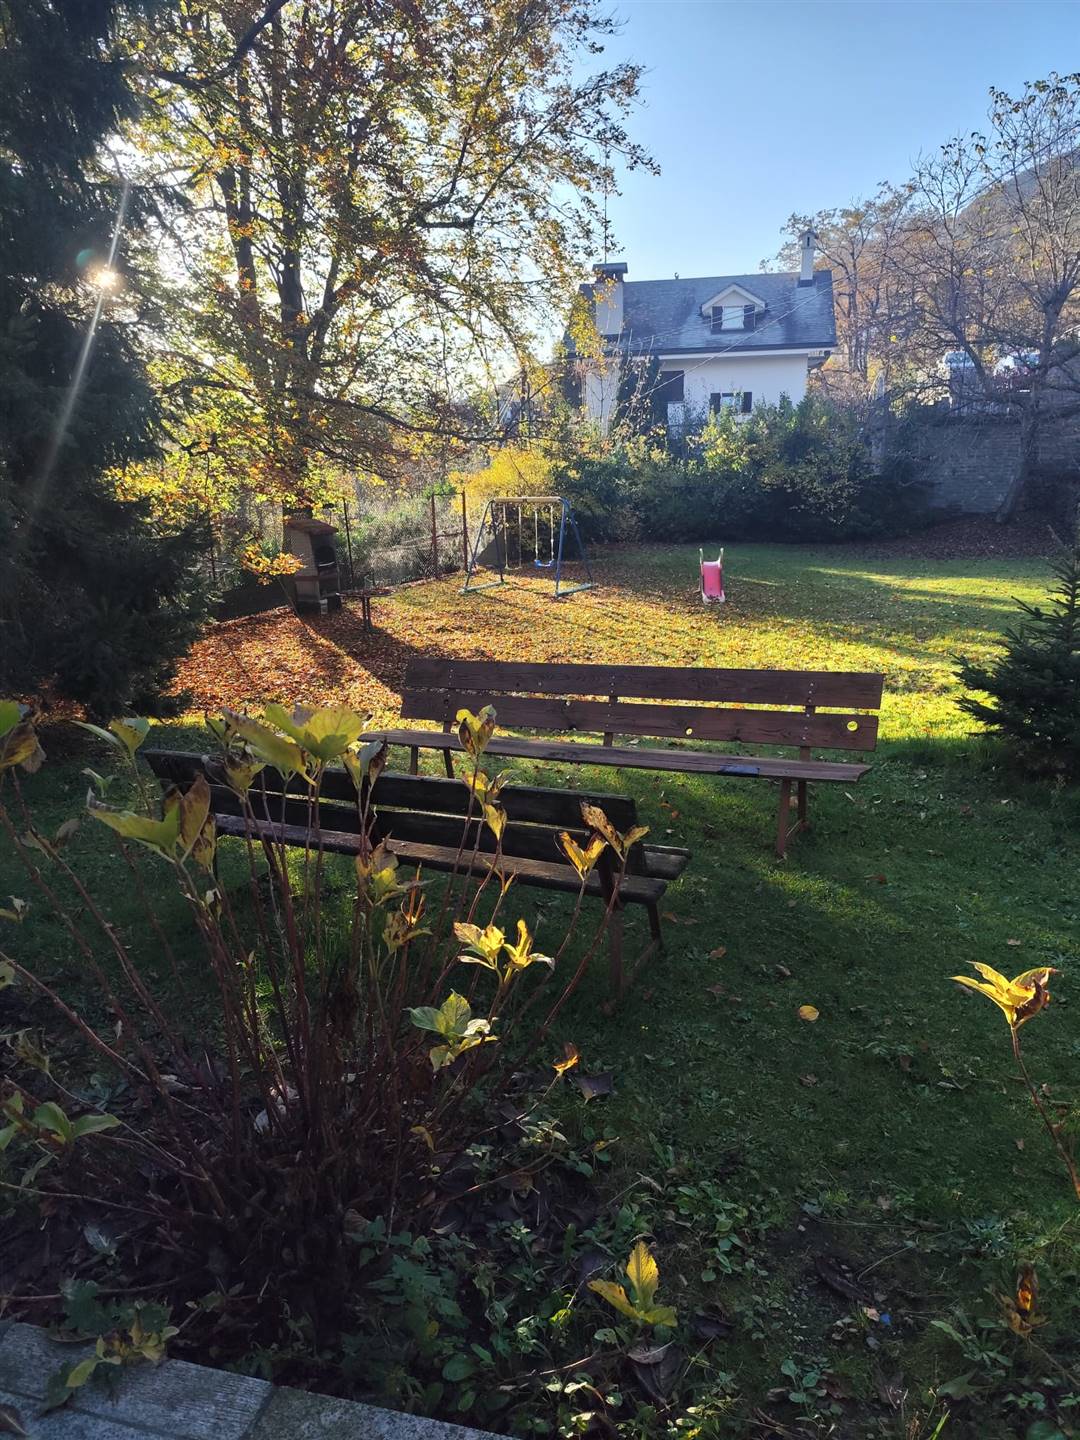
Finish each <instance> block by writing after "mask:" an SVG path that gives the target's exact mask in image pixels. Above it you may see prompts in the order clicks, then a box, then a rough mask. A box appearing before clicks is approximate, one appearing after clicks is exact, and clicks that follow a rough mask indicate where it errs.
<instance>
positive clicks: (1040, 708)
mask: <svg viewBox="0 0 1080 1440" xmlns="http://www.w3.org/2000/svg"><path fill="white" fill-rule="evenodd" d="M1054 575H1055V577H1056V580H1057V584H1056V585H1055V587H1054V589H1053V590H1051V592H1050V594H1049V596H1048V597H1047V598H1048V604H1047V606H1046V607H1045V608H1043V607H1042V606H1038V605H1026V604H1025V603H1024V602H1023V601H1022V600H1021V601H1018V602H1017V603H1018V605H1019V606H1020V609H1021V611H1022V612H1023V615H1024V617H1025V619H1024V620H1022V621H1021V623H1020V624H1018V625H1016V626H1014V627H1012V628H1011V629H1009V630H1007V631H1006V632H1005V636H1004V638H1003V639H1002V641H1001V644H1002V647H1003V650H1004V653H1003V654H1002V656H1001V658H1000V659H999V660H998V661H997V663H996V664H994V665H992V666H990V667H989V668H984V667H982V666H979V665H975V664H972V663H971V662H969V661H964V662H962V664H961V667H960V670H959V677H960V680H961V683H962V684H964V685H966V686H969V687H970V688H971V689H973V690H978V691H982V692H983V693H985V694H987V695H989V696H990V697H991V699H990V701H989V702H986V701H984V700H981V699H976V698H974V697H973V696H970V695H966V696H964V698H963V699H962V700H961V701H960V707H961V709H963V710H965V711H966V712H967V713H968V714H969V715H974V716H975V717H976V718H977V719H979V720H982V721H984V722H985V723H986V724H987V725H988V726H989V727H990V728H991V729H992V730H996V731H998V732H999V733H1000V734H1002V735H1004V736H1005V737H1006V738H1007V739H1009V740H1011V741H1012V742H1013V743H1014V744H1016V745H1017V746H1018V748H1019V749H1020V751H1021V752H1022V754H1023V755H1024V756H1025V758H1026V759H1028V760H1029V761H1033V762H1035V763H1037V764H1039V765H1042V766H1049V767H1051V768H1053V769H1057V770H1061V771H1067V772H1070V773H1080V550H1074V551H1071V552H1067V553H1065V554H1064V555H1062V556H1061V557H1060V558H1059V559H1058V560H1057V561H1056V562H1055V564H1054Z"/></svg>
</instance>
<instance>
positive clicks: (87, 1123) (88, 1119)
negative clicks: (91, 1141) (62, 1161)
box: [72, 1115, 120, 1140]
mask: <svg viewBox="0 0 1080 1440" xmlns="http://www.w3.org/2000/svg"><path fill="white" fill-rule="evenodd" d="M119 1124H120V1121H119V1120H118V1119H117V1118H116V1116H115V1115H80V1116H79V1118H78V1120H76V1121H75V1124H74V1125H73V1126H72V1139H74V1140H81V1139H82V1137H83V1136H84V1135H96V1134H98V1132H99V1131H101V1130H115V1129H116V1127H117V1125H119Z"/></svg>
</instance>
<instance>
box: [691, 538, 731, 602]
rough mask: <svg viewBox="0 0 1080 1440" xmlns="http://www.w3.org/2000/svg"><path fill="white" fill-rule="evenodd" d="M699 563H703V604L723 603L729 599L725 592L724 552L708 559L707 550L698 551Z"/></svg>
mask: <svg viewBox="0 0 1080 1440" xmlns="http://www.w3.org/2000/svg"><path fill="white" fill-rule="evenodd" d="M698 557H699V563H700V565H701V601H702V604H703V605H723V604H724V602H725V601H726V600H727V596H726V595H725V594H724V552H723V550H721V551H720V554H719V556H718V558H717V559H715V560H706V559H705V552H704V551H703V550H699V551H698Z"/></svg>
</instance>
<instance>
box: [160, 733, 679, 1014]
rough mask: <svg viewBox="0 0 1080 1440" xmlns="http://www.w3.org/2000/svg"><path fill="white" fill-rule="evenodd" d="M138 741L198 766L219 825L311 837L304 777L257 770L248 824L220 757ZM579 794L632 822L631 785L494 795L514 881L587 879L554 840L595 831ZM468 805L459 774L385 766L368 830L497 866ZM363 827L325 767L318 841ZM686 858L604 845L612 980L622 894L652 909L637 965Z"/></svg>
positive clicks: (619, 976)
mask: <svg viewBox="0 0 1080 1440" xmlns="http://www.w3.org/2000/svg"><path fill="white" fill-rule="evenodd" d="M139 753H140V754H141V755H143V756H145V758H146V761H147V763H148V764H149V766H150V768H151V770H152V771H153V772H154V774H155V775H156V776H157V777H158V779H159V780H161V781H164V782H165V783H166V784H174V785H179V786H181V787H185V786H187V785H189V784H190V783H191V782H192V780H194V779H195V777H196V776H197V775H199V774H204V775H205V776H206V778H207V780H208V781H209V783H210V794H211V804H212V807H213V812H214V818H215V820H216V822H217V827H218V833H219V834H220V835H229V836H237V837H240V838H245V837H249V836H250V837H251V838H253V839H257V840H259V841H262V842H265V843H267V844H279V843H284V844H286V845H298V846H303V845H305V844H306V843H308V835H309V831H308V824H309V814H308V805H309V801H308V798H307V797H308V790H307V786H306V785H305V784H304V783H303V781H301V780H299V779H298V778H297V777H295V776H293V777H292V779H291V780H290V781H289V782H288V784H287V785H285V784H283V777H282V776H281V775H280V774H279V773H278V772H277V771H274V770H269V769H267V770H263V771H262V772H261V774H260V775H259V777H258V779H257V780H256V783H255V785H254V786H253V787H252V790H251V808H252V811H253V812H254V814H255V816H256V817H257V821H256V822H255V823H254V825H253V822H252V820H251V818H250V816H245V815H244V813H243V806H242V805H241V802H240V799H239V797H238V796H237V795H236V793H235V792H234V791H233V790H231V789H230V788H229V786H228V785H226V784H225V783H224V781H223V779H222V776H221V770H220V762H219V761H218V760H217V759H216V758H215V757H213V756H203V755H196V754H192V753H190V752H187V751H175V750H155V749H147V750H142V751H140V752H139ZM583 801H587V802H589V803H590V804H593V805H597V806H598V807H599V808H600V809H601V810H602V811H603V812H604V814H605V815H606V816H607V818H608V819H609V820H610V822H611V824H612V825H614V827H615V828H616V830H618V831H620V832H624V831H626V830H628V829H630V827H631V826H632V825H636V824H637V809H636V806H635V804H634V801H633V800H632V799H630V798H629V797H628V796H625V795H603V794H596V793H590V794H585V793H581V792H578V791H566V790H547V789H542V788H539V787H537V786H528V785H512V784H507V785H506V786H505V787H504V789H503V791H502V794H501V796H500V800H499V803H500V805H501V806H502V808H503V809H504V810H505V811H506V816H507V822H506V826H505V829H504V831H503V840H502V854H501V857H500V868H501V869H502V871H503V873H504V874H506V875H512V876H513V877H514V880H515V883H516V884H520V885H534V886H537V887H539V888H541V889H545V890H559V891H563V892H565V893H567V894H574V895H576V894H577V892H578V890H579V889H580V886H581V881H580V879H579V877H578V874H577V871H576V870H575V869H574V868H573V867H572V866H571V865H570V863H569V862H568V861H567V859H566V858H565V856H564V855H563V853H562V851H561V849H560V848H559V846H558V844H557V843H556V836H557V835H558V833H559V831H561V830H566V831H568V832H569V833H570V834H571V835H572V836H573V838H574V839H575V840H577V842H578V844H579V845H584V844H585V843H586V841H587V839H588V836H589V831H588V828H587V827H586V826H585V824H584V822H583V820H582V817H581V805H582V802H583ZM468 808H469V789H468V787H467V786H466V785H465V784H464V783H463V782H462V781H461V780H456V779H455V780H450V779H447V780H444V779H442V778H441V777H432V776H417V775H399V774H394V773H393V772H390V771H384V772H383V773H382V774H381V775H380V776H379V778H378V779H377V780H376V782H375V785H374V789H373V792H372V795H371V801H370V812H371V814H372V816H373V819H374V824H373V829H372V835H371V838H372V841H373V842H374V843H378V842H379V841H380V840H385V842H386V844H387V845H388V847H389V848H390V849H391V850H392V851H393V852H394V853H395V854H396V855H397V857H398V859H399V860H401V861H404V862H406V863H408V864H413V865H419V866H420V867H421V868H422V869H427V870H436V871H444V872H445V871H457V872H459V873H462V874H468V873H471V874H474V875H477V874H479V875H482V874H484V873H486V871H487V870H488V868H489V866H490V863H491V856H492V853H493V852H494V850H495V837H494V835H493V834H492V832H491V830H490V829H489V827H488V826H486V825H484V824H483V823H482V822H481V821H480V820H479V819H473V820H471V821H470V822H469V825H468V830H467V833H466V824H465V817H466V813H467V811H468ZM360 829H361V821H360V814H359V807H358V804H357V797H356V789H355V787H354V786H353V783H352V781H351V780H350V779H349V777H348V776H347V775H346V774H345V772H344V770H336V769H333V768H331V769H328V770H327V771H326V773H325V775H324V777H323V782H322V787H321V798H320V800H319V807H318V815H317V818H316V825H315V827H314V828H313V829H312V831H311V842H312V844H313V845H315V846H321V847H322V849H323V850H324V851H327V852H331V853H338V854H344V855H354V854H356V853H357V851H358V850H359V849H360ZM463 839H464V842H465V843H464V845H462V841H463ZM474 852H477V853H474ZM689 859H690V852H689V850H683V849H680V848H677V847H674V846H669V845H644V844H640V843H639V844H637V845H634V846H632V847H631V850H630V855H629V859H628V861H627V866H626V872H625V874H623V876H622V879H621V880H620V879H619V870H618V860H617V857H615V856H614V855H613V854H612V852H611V851H610V849H605V851H604V853H603V855H602V856H601V857H600V860H599V862H598V863H597V865H596V868H595V869H594V870H593V871H592V872H591V874H590V875H589V877H588V879H587V880H586V882H585V893H586V895H589V896H592V897H594V898H596V899H600V900H603V901H604V902H605V903H609V902H611V900H612V898H613V895H614V892H615V889H616V886H617V888H618V893H617V895H614V905H613V908H612V912H611V918H610V921H609V926H608V949H609V953H610V957H611V976H612V985H613V987H614V988H615V990H616V991H617V992H618V991H621V989H622V987H623V979H624V976H623V944H622V940H623V936H622V913H621V912H622V910H623V909H624V908H625V907H626V906H627V905H641V906H644V908H645V910H646V912H647V913H648V919H649V930H650V935H651V939H650V942H649V944H648V945H647V947H646V948H645V950H644V951H642V952H641V954H640V955H639V956H638V957H637V959H636V960H635V962H634V965H633V971H636V970H637V969H638V967H639V966H640V965H641V964H642V962H643V961H644V960H646V959H648V957H649V956H650V955H651V954H652V953H653V952H654V951H655V950H657V949H660V948H663V932H662V929H661V925H660V909H659V905H660V901H661V899H662V898H663V895H664V892H665V891H666V889H667V887H668V884H669V883H670V882H671V881H672V880H675V879H677V878H678V877H679V876H680V875H681V874H682V872H683V870H684V869H685V868H686V865H687V862H688V860H689Z"/></svg>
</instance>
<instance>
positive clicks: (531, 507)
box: [461, 495, 593, 600]
mask: <svg viewBox="0 0 1080 1440" xmlns="http://www.w3.org/2000/svg"><path fill="white" fill-rule="evenodd" d="M556 517H558V521H557V523H556ZM530 532H531V533H530ZM571 549H573V550H574V551H575V552H576V553H575V554H574V555H571V553H570V551H571ZM530 551H531V561H532V565H533V567H534V569H536V570H554V572H555V590H554V593H553V594H552V597H551V598H552V599H553V600H564V599H565V598H566V597H567V596H568V595H575V594H576V593H577V592H578V591H579V590H591V589H592V586H593V578H592V571H591V570H590V569H589V559H588V556H587V555H586V554H585V546H584V545H583V544H582V542H581V534H580V532H579V531H578V527H577V521H576V520H575V519H574V512H573V511H572V510H571V509H570V504H569V501H567V500H565V499H564V498H563V497H562V496H561V495H521V496H516V495H507V496H500V497H498V498H497V499H494V500H489V501H488V502H487V504H486V505H485V506H484V516H483V519H482V520H481V522H480V529H479V530H478V531H477V533H476V540H475V541H474V543H473V547H472V553H471V554H470V556H469V562H468V565H467V567H466V570H465V584H464V585H463V586H462V587H461V593H462V594H463V595H472V594H475V593H476V591H478V590H491V589H493V588H494V587H495V586H496V585H505V584H506V583H507V581H506V572H507V570H520V569H523V568H524V566H525V565H526V563H527V560H528V559H529V552H530ZM543 557H546V558H543ZM578 563H580V564H582V565H584V567H585V579H584V580H580V581H578V583H577V584H572V585H565V584H564V583H563V566H564V565H572V564H578ZM481 569H484V570H497V571H498V572H499V578H498V579H497V580H485V581H483V582H482V583H481V584H479V585H477V584H474V583H473V582H474V577H475V576H476V575H477V573H478V572H479V571H480V570H481Z"/></svg>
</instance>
